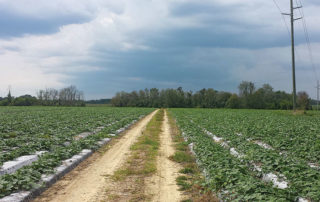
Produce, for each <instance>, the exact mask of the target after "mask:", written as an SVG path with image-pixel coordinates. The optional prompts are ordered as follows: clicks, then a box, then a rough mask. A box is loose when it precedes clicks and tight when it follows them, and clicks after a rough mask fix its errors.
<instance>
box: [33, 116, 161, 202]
mask: <svg viewBox="0 0 320 202" xmlns="http://www.w3.org/2000/svg"><path fill="white" fill-rule="evenodd" d="M155 113H156V111H155V112H153V113H151V114H150V115H148V116H146V117H145V118H144V119H142V120H141V121H139V122H138V123H137V124H136V125H135V126H133V127H132V128H131V129H129V130H128V131H126V132H125V134H124V136H123V137H121V138H120V139H119V141H118V142H116V143H115V144H114V145H112V147H111V148H110V149H109V150H108V151H106V152H105V153H104V154H103V155H101V156H93V159H91V160H90V158H89V159H88V162H89V163H86V162H84V164H88V165H82V168H81V165H80V166H79V168H76V169H75V170H74V171H72V172H70V173H69V174H67V175H66V176H65V177H64V178H62V179H61V180H59V181H58V182H57V183H56V184H54V185H53V186H52V187H51V188H49V189H48V190H47V191H45V192H44V193H43V194H42V195H41V196H39V197H38V198H36V199H35V200H34V201H36V202H40V201H41V202H42V201H57V202H61V201H66V202H79V201H81V202H86V201H90V202H91V201H97V200H99V198H100V195H101V194H103V193H104V189H105V187H106V184H105V183H106V182H105V176H107V175H111V174H113V172H114V171H115V170H116V169H118V168H119V167H120V166H121V164H122V163H123V162H124V161H125V160H126V156H127V154H128V152H129V151H130V146H131V145H132V144H133V143H134V142H135V141H136V139H137V137H139V136H140V135H141V133H142V131H143V129H144V127H145V126H146V125H147V124H148V122H149V121H150V120H151V118H152V117H153V115H154V114H155Z"/></svg>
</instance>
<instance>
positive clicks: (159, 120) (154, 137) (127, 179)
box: [100, 110, 164, 202]
mask: <svg viewBox="0 0 320 202" xmlns="http://www.w3.org/2000/svg"><path fill="white" fill-rule="evenodd" d="M163 118H164V111H163V110H160V111H158V113H157V114H156V115H155V116H154V117H153V118H152V119H151V121H150V122H149V123H148V125H147V127H146V129H145V130H144V131H143V134H142V135H141V136H139V138H138V140H137V141H136V142H135V143H134V144H133V145H132V146H131V148H130V149H131V153H130V155H129V156H128V159H127V160H126V162H125V163H124V164H123V166H121V168H120V169H118V170H117V171H115V173H114V174H113V175H112V176H110V177H108V178H107V181H106V191H105V196H104V197H101V198H100V200H103V201H111V202H119V201H132V202H135V201H150V200H151V198H152V196H151V195H150V194H148V193H146V192H145V189H146V181H145V179H146V178H148V177H150V176H152V175H153V174H154V173H155V172H156V171H157V156H158V153H159V146H160V134H161V132H162V130H161V126H162V124H163Z"/></svg>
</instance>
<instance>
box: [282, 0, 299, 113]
mask: <svg viewBox="0 0 320 202" xmlns="http://www.w3.org/2000/svg"><path fill="white" fill-rule="evenodd" d="M299 8H301V6H299V7H293V0H290V14H287V13H282V14H283V15H289V16H290V21H291V52H292V96H293V110H294V111H295V110H296V108H297V90H296V60H295V45H294V21H296V20H300V19H302V18H296V19H295V18H294V10H295V9H299Z"/></svg>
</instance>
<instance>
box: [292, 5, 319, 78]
mask: <svg viewBox="0 0 320 202" xmlns="http://www.w3.org/2000/svg"><path fill="white" fill-rule="evenodd" d="M299 2H300V3H298V0H296V4H297V5H299V4H300V6H299V9H298V10H299V13H300V15H301V17H302V25H303V26H302V27H303V31H304V35H305V39H306V43H307V49H308V54H309V58H310V62H311V65H312V69H313V72H314V76H315V79H316V81H318V80H319V79H318V74H317V70H316V65H315V63H314V58H313V53H312V48H311V43H310V37H309V32H308V27H307V22H306V19H305V15H304V11H303V7H302V2H301V0H299Z"/></svg>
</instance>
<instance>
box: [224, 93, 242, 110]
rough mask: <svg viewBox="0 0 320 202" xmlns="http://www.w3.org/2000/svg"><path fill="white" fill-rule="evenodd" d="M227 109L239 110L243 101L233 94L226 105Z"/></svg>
mask: <svg viewBox="0 0 320 202" xmlns="http://www.w3.org/2000/svg"><path fill="white" fill-rule="evenodd" d="M226 107H227V108H231V109H239V108H240V107H241V99H240V98H239V97H238V95H237V94H232V95H231V96H230V98H229V99H228V101H227V103H226Z"/></svg>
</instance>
